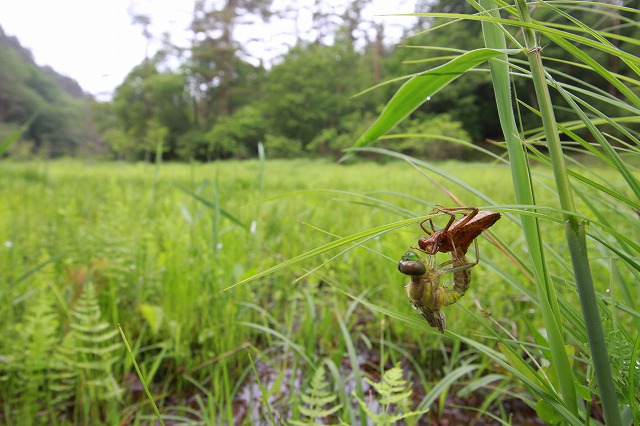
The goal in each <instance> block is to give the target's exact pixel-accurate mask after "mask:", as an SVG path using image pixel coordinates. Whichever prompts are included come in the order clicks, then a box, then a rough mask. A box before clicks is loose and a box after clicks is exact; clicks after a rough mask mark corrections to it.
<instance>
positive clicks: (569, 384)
mask: <svg viewBox="0 0 640 426" xmlns="http://www.w3.org/2000/svg"><path fill="white" fill-rule="evenodd" d="M480 4H481V6H482V7H483V8H484V9H485V10H487V13H488V14H489V15H491V16H494V17H499V12H498V11H497V10H495V9H494V6H493V3H492V2H491V1H490V0H481V1H480ZM482 31H483V34H484V37H485V44H486V45H487V46H488V47H492V48H497V49H500V48H503V47H506V41H505V38H504V33H503V32H502V29H501V28H499V27H497V25H494V24H491V23H489V22H483V25H482ZM507 60H508V58H507V57H506V55H503V57H502V61H497V60H492V61H489V68H490V70H491V78H492V81H493V87H494V91H495V93H496V102H497V107H498V116H499V119H500V124H501V126H502V130H503V133H504V137H505V141H506V144H507V151H508V153H509V160H510V162H511V173H512V180H513V185H514V189H515V195H516V200H517V202H518V203H521V204H526V205H535V204H536V202H535V197H534V193H533V184H532V182H531V170H530V169H529V162H528V159H527V157H526V153H525V151H524V149H523V147H522V145H521V143H520V138H519V136H518V135H519V132H518V128H517V125H516V121H515V117H514V116H513V106H512V101H511V86H510V79H509V66H508V62H507ZM521 220H522V227H523V230H524V234H525V239H526V242H527V246H528V248H529V253H530V255H531V260H532V262H533V266H534V275H535V283H536V288H537V292H538V298H539V303H540V310H541V313H542V317H543V320H544V323H545V328H546V329H547V333H548V334H549V343H550V346H551V352H552V354H553V361H554V362H553V365H554V367H555V369H556V374H557V376H558V379H559V382H560V387H561V389H562V395H563V398H564V401H565V403H566V404H567V407H568V408H569V410H570V412H571V413H572V414H574V415H577V412H578V405H577V395H576V389H575V385H574V378H573V374H572V372H571V366H570V363H569V357H568V356H567V353H566V351H565V348H564V339H563V337H562V332H561V330H562V323H561V318H562V317H561V316H560V309H559V307H558V304H557V297H556V296H555V289H554V288H553V285H552V282H551V276H550V274H549V270H548V268H547V264H546V260H545V256H544V251H543V245H542V240H541V233H540V227H539V224H538V221H537V219H536V218H535V217H529V216H523V217H522V219H521Z"/></svg>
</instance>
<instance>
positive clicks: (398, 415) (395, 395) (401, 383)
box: [352, 364, 429, 425]
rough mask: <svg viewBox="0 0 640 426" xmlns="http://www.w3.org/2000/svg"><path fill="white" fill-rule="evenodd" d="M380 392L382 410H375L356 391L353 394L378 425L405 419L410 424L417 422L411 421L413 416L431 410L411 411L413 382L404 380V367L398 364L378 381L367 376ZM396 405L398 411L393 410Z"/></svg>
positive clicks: (379, 399) (379, 398)
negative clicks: (378, 411)
mask: <svg viewBox="0 0 640 426" xmlns="http://www.w3.org/2000/svg"><path fill="white" fill-rule="evenodd" d="M365 380H366V382H367V383H369V384H370V385H371V386H372V387H373V388H374V389H375V390H376V393H377V394H378V396H379V397H378V402H379V403H380V405H381V412H380V413H375V412H373V411H372V410H371V409H370V408H369V407H368V406H367V404H366V403H365V402H364V401H363V400H361V399H360V398H358V396H357V395H356V394H355V392H353V393H352V395H353V396H354V397H355V398H356V399H357V400H358V403H359V404H360V407H361V408H362V410H364V412H365V413H367V416H368V417H369V418H370V419H371V420H372V421H373V422H374V423H375V424H376V425H392V424H396V423H397V422H399V421H401V420H404V421H405V422H406V423H408V424H415V422H411V421H410V420H411V418H412V417H417V416H420V415H422V414H424V413H426V412H427V411H429V410H422V411H410V410H411V394H412V393H413V390H412V389H411V383H409V382H407V381H406V380H404V378H403V376H402V368H400V365H399V364H397V365H396V366H395V367H393V368H391V369H389V370H387V371H385V373H384V374H383V376H382V380H381V381H380V382H379V383H376V382H374V381H372V380H369V379H368V378H365ZM394 407H395V409H396V411H392V409H393V408H394Z"/></svg>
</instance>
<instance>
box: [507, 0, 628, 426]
mask: <svg viewBox="0 0 640 426" xmlns="http://www.w3.org/2000/svg"><path fill="white" fill-rule="evenodd" d="M516 6H517V8H518V13H519V14H520V19H521V20H522V21H523V22H525V23H528V24H530V23H531V22H532V21H531V16H530V14H529V9H528V7H527V3H526V0H516ZM523 31H524V35H525V42H526V49H527V58H528V60H529V66H530V67H531V75H532V78H533V84H534V88H535V92H536V99H537V101H538V105H539V108H540V115H541V118H542V124H543V126H544V131H545V136H546V139H547V147H548V149H549V157H550V159H551V166H552V168H553V174H554V177H555V181H556V187H557V190H558V197H559V200H560V205H561V207H562V209H563V210H565V211H568V212H575V211H576V209H575V204H574V201H573V195H572V193H571V186H570V182H569V175H568V173H567V168H566V165H565V161H564V154H563V152H562V145H561V143H560V137H559V135H558V128H557V125H556V120H555V115H554V112H553V105H552V103H551V97H550V95H549V88H548V86H547V82H546V76H545V72H544V68H543V66H542V59H541V57H540V50H541V49H540V46H539V45H538V44H537V42H536V34H535V32H534V31H533V30H532V29H530V28H523ZM564 220H565V227H564V228H565V235H566V238H567V244H568V246H569V253H570V254H571V262H572V264H573V271H574V274H575V278H576V285H577V288H578V295H579V296H580V303H581V305H582V315H583V317H584V322H585V327H586V330H587V335H588V337H589V346H590V349H591V358H592V360H593V366H594V370H595V374H596V380H597V381H598V386H599V388H600V397H601V399H602V407H603V410H604V417H605V421H606V424H607V425H610V426H615V425H621V424H622V420H621V418H620V412H619V409H618V400H617V396H616V389H615V386H614V383H613V377H612V375H611V366H610V363H609V356H608V354H607V348H606V344H605V340H604V333H603V331H602V324H601V322H600V315H599V311H598V303H597V299H596V293H595V289H594V286H593V279H592V277H591V270H590V268H589V257H588V255H587V241H586V237H585V232H584V223H581V222H580V221H579V220H578V219H577V218H576V216H574V215H572V214H565V215H564Z"/></svg>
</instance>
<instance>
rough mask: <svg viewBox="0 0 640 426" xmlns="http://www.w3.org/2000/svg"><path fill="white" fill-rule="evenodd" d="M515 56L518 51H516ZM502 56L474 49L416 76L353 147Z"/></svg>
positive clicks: (393, 124) (489, 51) (397, 121)
mask: <svg viewBox="0 0 640 426" xmlns="http://www.w3.org/2000/svg"><path fill="white" fill-rule="evenodd" d="M518 52H519V51H518ZM504 53H505V52H504V51H502V50H495V49H486V48H484V49H477V50H472V51H470V52H467V53H465V54H463V55H461V56H458V57H457V58H455V59H453V60H451V61H449V62H447V63H446V64H444V65H441V66H439V67H437V68H434V69H431V70H429V71H425V72H423V73H420V74H416V75H414V76H413V77H411V79H410V80H409V81H407V82H406V83H405V84H403V85H402V87H400V89H398V91H397V92H396V94H395V95H394V96H393V98H391V100H390V101H389V103H387V105H386V106H385V108H384V109H383V110H382V113H381V114H380V117H378V119H377V120H376V122H375V123H373V125H372V126H371V127H370V128H369V130H367V131H366V132H365V133H364V134H363V135H362V136H360V139H358V141H357V142H356V144H355V146H364V145H367V144H369V143H371V142H373V141H374V140H376V139H378V138H379V137H380V136H382V135H383V134H385V133H386V132H388V131H389V130H391V129H393V128H394V127H395V126H396V125H397V124H398V123H399V122H401V121H402V120H403V119H404V118H406V117H407V116H408V115H409V114H411V113H412V112H413V111H414V110H415V109H416V108H418V107H419V106H420V105H421V104H422V103H423V102H425V101H426V100H427V99H428V98H429V97H430V96H433V95H434V94H435V93H437V92H438V91H439V90H440V89H442V88H443V87H444V86H446V85H447V84H449V83H451V82H452V81H453V80H455V79H456V78H458V77H459V76H460V75H462V74H464V73H465V72H467V71H469V70H470V69H472V68H475V67H476V66H478V65H480V64H481V63H482V62H484V61H487V60H489V59H492V58H495V57H497V56H499V55H503V54H504Z"/></svg>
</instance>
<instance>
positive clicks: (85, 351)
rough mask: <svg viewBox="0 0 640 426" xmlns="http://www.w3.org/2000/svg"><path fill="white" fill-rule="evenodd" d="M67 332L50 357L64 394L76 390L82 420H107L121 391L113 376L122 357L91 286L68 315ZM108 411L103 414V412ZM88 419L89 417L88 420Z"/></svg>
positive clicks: (59, 390)
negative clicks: (69, 316) (69, 319)
mask: <svg viewBox="0 0 640 426" xmlns="http://www.w3.org/2000/svg"><path fill="white" fill-rule="evenodd" d="M70 327H71V328H70V330H69V332H68V333H67V334H66V336H65V337H64V339H63V340H62V344H61V345H60V346H59V347H58V348H57V350H56V351H55V353H54V355H53V359H54V360H55V361H54V362H55V368H56V370H57V371H56V374H55V375H54V377H57V378H59V379H61V380H60V383H61V386H60V388H58V389H56V391H58V392H60V393H61V394H64V393H65V392H67V391H70V390H71V389H75V398H76V401H75V406H76V408H82V409H83V414H82V416H83V417H85V418H103V417H106V418H110V416H112V415H113V414H114V412H113V408H114V407H115V404H114V403H115V402H117V401H118V400H120V399H121V397H122V393H123V389H122V388H121V387H120V386H119V385H118V383H117V382H116V379H115V376H114V364H115V363H117V362H118V361H119V360H120V359H121V357H122V344H121V343H120V342H119V340H118V339H117V336H118V330H117V329H115V328H114V327H113V326H111V325H109V324H108V323H107V322H105V321H103V320H102V314H101V312H100V306H99V305H98V299H97V297H96V294H95V288H94V285H93V284H92V283H90V282H89V283H85V285H84V289H83V291H82V293H81V294H80V297H79V298H78V302H77V305H76V306H75V307H74V309H73V310H72V311H71V323H70ZM105 409H106V410H107V411H106V412H105V411H103V410H105ZM87 416H89V417H87Z"/></svg>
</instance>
